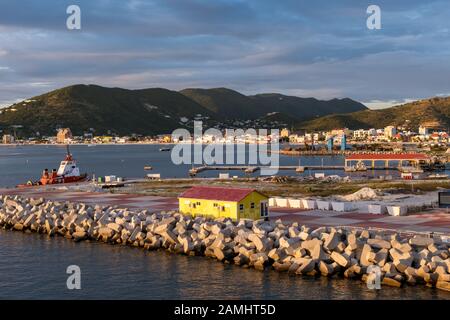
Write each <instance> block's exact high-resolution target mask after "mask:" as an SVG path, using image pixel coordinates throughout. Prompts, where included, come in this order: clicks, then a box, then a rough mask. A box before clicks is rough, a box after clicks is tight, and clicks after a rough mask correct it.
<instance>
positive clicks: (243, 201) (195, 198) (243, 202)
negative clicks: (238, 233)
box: [178, 186, 269, 220]
mask: <svg viewBox="0 0 450 320" xmlns="http://www.w3.org/2000/svg"><path fill="white" fill-rule="evenodd" d="M268 200H269V198H268V197H267V196H266V195H264V194H262V193H260V192H258V191H256V190H255V189H249V188H226V187H210V186H196V187H192V188H191V189H189V190H187V191H185V192H183V193H182V194H181V195H180V196H179V197H178V201H179V209H180V212H181V213H184V214H190V215H192V216H209V217H214V218H221V217H226V218H231V219H233V220H239V219H243V218H246V219H253V220H258V219H265V218H268V216H269V207H268Z"/></svg>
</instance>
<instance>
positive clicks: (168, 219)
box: [0, 196, 450, 290]
mask: <svg viewBox="0 0 450 320" xmlns="http://www.w3.org/2000/svg"><path fill="white" fill-rule="evenodd" d="M0 225H1V226H3V227H4V228H6V229H13V230H19V231H25V232H39V233H44V234H48V235H61V236H64V237H66V238H70V239H73V240H75V241H82V240H88V239H90V240H98V241H104V242H107V243H113V244H124V245H131V246H136V247H143V248H145V249H147V250H157V249H166V250H169V251H172V252H176V253H183V254H187V255H201V256H209V257H213V258H216V259H217V260H220V261H223V262H227V263H234V264H237V265H242V266H248V267H253V268H255V269H260V270H263V269H266V268H273V269H275V270H278V271H287V272H290V273H295V274H302V275H310V276H315V275H320V274H321V275H324V276H334V275H336V276H343V277H347V278H357V279H361V280H366V278H367V277H368V276H369V277H370V275H371V274H370V272H369V269H370V266H379V267H380V270H381V274H380V276H381V282H382V284H385V285H391V286H401V285H403V284H426V285H427V286H435V287H437V288H439V289H443V290H449V282H450V272H449V267H450V259H449V254H450V252H449V247H448V244H445V243H440V242H438V241H436V240H434V239H433V238H411V239H401V238H399V237H398V235H395V234H394V235H390V236H381V235H380V234H376V233H374V232H369V231H367V230H364V231H348V230H344V229H335V228H320V229H316V230H311V229H309V228H307V227H305V226H299V225H298V224H296V223H293V224H283V223H282V222H281V221H274V222H273V221H270V222H268V221H250V220H241V221H239V222H233V221H231V220H229V219H216V220H212V219H208V218H203V217H196V218H192V217H189V216H184V215H181V214H179V213H176V212H161V213H150V212H148V211H146V210H142V211H130V210H127V209H120V208H116V207H100V206H88V205H85V204H82V203H68V202H52V201H45V200H44V199H24V198H20V197H17V196H16V197H8V196H2V197H0Z"/></svg>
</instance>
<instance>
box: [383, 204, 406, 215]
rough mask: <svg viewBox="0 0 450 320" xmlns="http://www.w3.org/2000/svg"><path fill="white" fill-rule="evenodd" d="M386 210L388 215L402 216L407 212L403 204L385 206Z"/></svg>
mask: <svg viewBox="0 0 450 320" xmlns="http://www.w3.org/2000/svg"><path fill="white" fill-rule="evenodd" d="M387 211H388V213H389V215H390V216H404V215H406V213H407V212H408V208H407V207H405V206H387Z"/></svg>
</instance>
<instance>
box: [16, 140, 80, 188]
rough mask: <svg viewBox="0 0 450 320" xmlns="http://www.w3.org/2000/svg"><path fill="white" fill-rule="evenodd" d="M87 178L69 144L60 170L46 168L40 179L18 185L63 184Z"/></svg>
mask: <svg viewBox="0 0 450 320" xmlns="http://www.w3.org/2000/svg"><path fill="white" fill-rule="evenodd" d="M86 179H87V174H86V173H83V174H80V169H79V168H78V166H77V163H76V161H75V160H74V159H73V157H72V154H71V153H70V151H69V146H67V155H66V157H65V159H64V160H63V161H61V164H60V165H59V169H58V171H56V169H53V170H52V172H49V171H48V169H45V170H44V171H43V172H42V177H41V179H40V180H39V181H36V182H32V181H31V180H30V181H28V182H27V183H26V184H20V185H18V186H17V187H31V186H45V185H48V184H61V183H72V182H81V181H85V180H86Z"/></svg>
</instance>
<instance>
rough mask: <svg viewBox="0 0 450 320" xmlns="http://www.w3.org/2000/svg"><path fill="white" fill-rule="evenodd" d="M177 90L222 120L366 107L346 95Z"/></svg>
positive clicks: (299, 117) (302, 117)
mask: <svg viewBox="0 0 450 320" xmlns="http://www.w3.org/2000/svg"><path fill="white" fill-rule="evenodd" d="M180 92H181V93H182V94H184V95H185V96H187V97H189V98H191V99H192V100H194V101H196V102H197V103H198V104H200V105H202V106H203V107H205V108H206V109H208V110H210V111H212V112H214V113H217V114H218V115H219V116H220V117H224V118H226V119H257V118H261V117H265V116H266V115H267V114H271V113H276V112H278V113H282V114H285V115H288V116H290V117H292V118H293V119H296V120H307V119H312V118H315V117H319V116H323V115H328V114H332V113H347V112H354V111H359V110H366V109H367V107H365V106H364V105H363V104H361V103H359V102H356V101H354V100H351V99H348V98H345V99H333V100H329V101H322V100H317V99H314V98H299V97H294V96H286V95H282V94H278V93H263V94H257V95H253V96H245V95H243V94H241V93H239V92H237V91H234V90H230V89H227V88H213V89H184V90H182V91H180Z"/></svg>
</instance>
